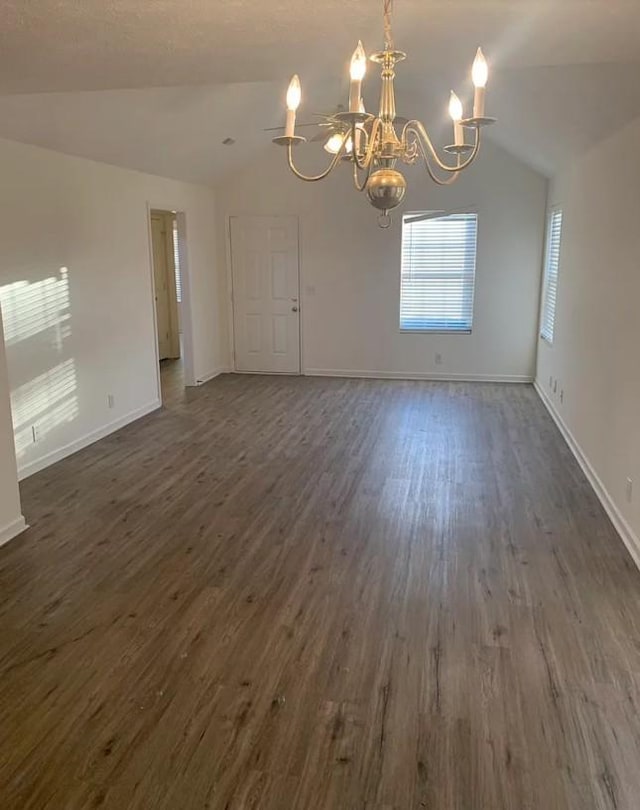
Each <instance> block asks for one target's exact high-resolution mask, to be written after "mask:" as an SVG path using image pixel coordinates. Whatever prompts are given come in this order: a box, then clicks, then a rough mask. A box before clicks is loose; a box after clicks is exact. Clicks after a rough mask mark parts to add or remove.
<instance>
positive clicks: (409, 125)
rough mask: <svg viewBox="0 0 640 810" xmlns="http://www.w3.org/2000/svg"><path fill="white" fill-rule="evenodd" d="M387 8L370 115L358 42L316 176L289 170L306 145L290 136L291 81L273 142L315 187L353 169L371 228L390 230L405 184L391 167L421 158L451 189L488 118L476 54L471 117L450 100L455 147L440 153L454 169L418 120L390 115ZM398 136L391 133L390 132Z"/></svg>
mask: <svg viewBox="0 0 640 810" xmlns="http://www.w3.org/2000/svg"><path fill="white" fill-rule="evenodd" d="M391 1H392V0H383V6H384V50H383V51H379V52H378V53H374V54H371V56H370V57H369V59H370V61H372V62H376V63H377V64H379V65H380V70H381V75H382V89H381V93H380V111H379V113H378V115H377V116H374V115H370V114H368V113H367V112H366V111H365V109H364V105H363V102H362V97H361V89H362V80H363V79H364V75H365V72H366V67H367V57H366V54H365V52H364V48H363V47H362V43H361V42H358V47H357V48H356V50H355V51H354V53H353V56H352V57H351V71H350V73H351V84H350V89H349V110H348V111H346V112H336V113H334V114H333V115H331V116H327V121H326V122H325V124H324V126H330V127H331V128H332V130H333V132H332V134H331V135H330V137H329V138H328V139H327V141H326V143H325V149H326V151H327V152H330V153H332V154H333V158H332V160H331V162H330V164H329V166H328V167H327V168H326V169H325V171H323V172H321V173H320V174H318V175H315V176H308V175H305V174H302V172H300V171H299V170H298V169H297V168H296V166H295V165H294V163H293V147H294V146H297V145H298V144H301V143H305V141H306V139H305V138H303V137H301V136H300V135H296V134H295V124H296V110H297V109H298V106H299V104H300V98H301V88H300V80H299V78H298V76H297V75H295V76H294V77H293V78H292V79H291V82H290V84H289V89H288V90H287V118H286V125H285V131H284V135H280V136H278V137H277V138H274V139H273V141H274V143H277V144H280V145H281V146H286V148H287V156H288V162H289V168H290V169H291V171H292V172H293V173H294V174H295V175H296V177H298V178H300V179H301V180H306V181H307V182H315V181H317V180H322V179H323V178H325V177H327V175H328V174H329V173H330V172H331V171H332V170H333V169H334V168H335V167H336V166H337V165H338V163H339V162H341V161H347V162H350V163H351V164H352V166H353V182H354V185H355V187H356V189H357V190H358V191H366V193H367V197H368V198H369V202H370V203H371V205H373V206H374V207H375V208H377V209H378V210H379V211H380V212H381V213H380V216H379V218H378V224H379V225H380V227H382V228H388V227H389V225H390V224H391V217H390V214H389V212H390V211H391V210H392V209H394V208H396V206H398V205H400V203H401V202H402V200H403V198H404V195H405V192H406V189H407V182H406V180H405V179H404V176H403V174H402V173H401V172H400V171H399V170H398V169H397V168H396V164H397V163H398V161H401V162H402V163H406V164H408V165H411V164H413V163H416V162H417V161H418V159H419V158H422V161H423V163H424V166H425V168H426V170H427V172H428V173H429V176H430V177H431V179H432V180H434V181H435V182H436V183H438V184H439V185H449V184H451V183H453V182H454V181H455V180H456V179H457V178H458V176H459V175H460V173H461V172H462V171H464V169H466V168H467V167H468V166H470V165H471V163H472V162H473V161H474V160H475V158H476V156H477V154H478V152H479V150H480V130H481V128H482V127H484V126H486V125H487V124H492V123H493V122H494V121H495V119H494V118H488V117H487V116H486V115H485V92H486V85H487V78H488V74H489V71H488V67H487V63H486V61H485V58H484V55H483V53H482V50H481V49H480V48H478V52H477V54H476V58H475V61H474V63H473V69H472V72H471V75H472V79H473V83H474V85H475V96H474V103H473V117H472V118H465V117H464V114H463V109H462V103H461V101H460V99H459V98H458V96H457V95H456V94H455V93H454V92H453V91H452V92H451V98H450V101H449V114H450V115H451V118H452V120H453V131H454V142H453V143H452V144H451V145H450V146H445V147H444V151H445V152H447V153H448V154H450V155H452V156H453V158H454V162H453V164H447V163H445V162H444V161H443V160H441V159H440V157H439V156H438V153H437V152H436V149H435V147H434V146H433V143H432V141H431V138H430V137H429V134H428V132H427V130H426V128H425V126H424V125H423V124H422V123H421V122H420V121H418V120H410V121H407V120H406V119H400V118H397V116H396V103H395V92H394V87H393V81H394V78H395V66H396V63H397V62H401V61H402V60H403V59H405V58H406V54H405V53H403V52H402V51H398V50H395V48H394V45H393V37H392V34H391ZM396 130H397V131H396ZM468 130H470V131H471V132H472V133H473V138H472V140H473V143H467V142H466V139H465V133H466V131H468Z"/></svg>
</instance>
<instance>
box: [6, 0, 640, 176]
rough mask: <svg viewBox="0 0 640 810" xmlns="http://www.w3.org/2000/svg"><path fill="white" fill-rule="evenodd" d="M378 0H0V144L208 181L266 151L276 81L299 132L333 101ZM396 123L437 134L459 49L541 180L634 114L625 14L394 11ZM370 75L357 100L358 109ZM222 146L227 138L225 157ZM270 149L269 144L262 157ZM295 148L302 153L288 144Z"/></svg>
mask: <svg viewBox="0 0 640 810" xmlns="http://www.w3.org/2000/svg"><path fill="white" fill-rule="evenodd" d="M381 6H382V2H381V0H352V1H351V2H344V0H325V2H319V0H268V1H266V2H265V1H264V0H263V2H261V3H257V2H255V0H226V2H221V1H220V0H208V2H205V0H191V2H189V3H185V2H184V0H157V1H156V2H153V3H150V2H148V0H108V1H107V2H105V0H83V2H82V3H77V2H75V0H39V2H38V3H29V4H27V3H24V2H23V0H5V3H4V6H3V14H2V20H1V21H0V136H4V137H9V138H14V139H16V140H22V141H26V142H30V143H36V144H39V145H42V146H47V147H50V148H54V149H58V150H60V151H64V152H68V153H71V154H79V155H83V156H85V157H91V158H94V159H97V160H104V161H107V162H110V163H115V164H118V165H123V166H128V167H131V168H136V169H141V170H143V171H149V172H154V173H157V174H163V175H167V176H173V177H178V178H181V179H185V180H190V181H196V182H205V183H215V182H216V180H217V178H218V177H220V175H221V174H223V173H225V172H227V171H230V170H233V168H234V167H235V166H238V165H240V163H241V162H242V161H243V160H244V159H245V158H246V157H247V156H248V155H249V156H250V155H251V154H255V155H257V154H258V153H259V151H260V150H261V149H262V150H266V149H268V148H271V146H270V143H269V140H270V137H271V134H272V133H268V132H264V131H263V130H264V128H266V127H270V126H276V125H278V124H279V123H280V122H281V119H282V99H283V95H284V90H285V88H286V83H287V80H288V78H289V76H290V74H291V73H293V72H294V71H297V72H298V73H299V74H300V77H301V80H302V83H303V93H304V96H303V99H304V100H303V107H302V108H301V110H300V114H299V120H302V119H303V117H305V116H306V117H307V118H309V116H310V113H311V112H312V111H323V110H330V109H332V108H333V107H334V106H335V105H336V104H337V103H338V102H339V101H345V100H346V88H347V85H346V73H347V64H348V58H349V56H350V54H351V51H352V50H353V47H354V45H355V42H356V41H357V40H358V39H359V38H361V39H362V40H363V42H364V44H365V47H366V48H367V50H369V51H371V50H374V49H377V48H379V47H380V45H381V38H382V25H381ZM394 33H395V41H396V44H397V46H398V47H401V48H402V49H403V50H406V51H408V52H409V60H408V61H407V62H405V63H403V64H402V65H400V66H399V69H398V80H397V86H398V108H399V112H400V113H401V114H405V115H407V114H409V115H411V116H412V117H414V116H415V117H421V118H423V119H424V120H425V122H426V123H428V124H434V125H436V126H437V125H441V126H442V125H443V124H444V121H445V118H446V104H447V100H448V91H449V89H450V88H451V87H453V88H455V89H456V90H459V91H460V95H461V96H462V97H463V98H464V97H465V96H466V98H467V99H468V98H469V97H470V90H471V88H470V82H469V79H468V73H469V67H470V62H471V60H472V58H473V54H474V52H475V48H476V47H477V45H478V44H482V46H483V49H484V50H485V53H486V54H487V56H488V58H489V61H490V64H491V68H492V72H491V78H490V86H489V97H488V98H489V101H488V104H489V107H490V112H491V113H492V114H494V115H496V116H497V117H498V118H499V123H498V124H497V125H496V127H494V129H493V131H492V132H491V137H493V138H494V139H495V140H497V141H498V142H499V143H501V144H502V145H503V146H505V147H506V148H507V149H509V150H510V151H511V152H513V153H514V154H516V155H517V156H519V157H520V158H522V159H523V160H525V161H527V162H529V163H530V164H531V165H533V166H535V167H536V168H538V169H540V170H541V171H544V172H546V173H548V174H550V173H552V172H553V171H554V170H555V169H556V168H557V167H558V166H559V165H560V164H561V162H562V160H563V159H564V158H565V157H567V156H568V155H570V154H571V153H572V152H575V151H579V150H582V149H584V148H586V147H588V146H589V145H590V144H591V143H592V142H594V141H595V140H598V139H599V138H601V137H603V136H604V135H606V134H607V133H608V132H609V131H613V130H614V129H617V128H619V127H620V126H621V125H623V124H624V123H626V122H627V121H629V120H631V119H632V118H635V117H637V116H638V115H640V82H638V81H637V76H638V72H639V71H638V67H639V66H640V2H637V0H562V2H560V0H437V1H436V0H433V1H432V2H430V1H429V0H397V1H396V3H395V9H394ZM377 87H378V79H377V76H376V75H375V68H374V66H373V65H372V66H370V69H369V73H368V75H367V80H366V89H365V99H366V101H367V106H368V107H374V106H375V104H376V94H377ZM226 137H232V138H234V139H235V140H236V143H235V145H233V146H229V147H225V146H222V145H221V142H222V140H223V139H224V138H226ZM274 148H275V147H274ZM305 148H307V147H305Z"/></svg>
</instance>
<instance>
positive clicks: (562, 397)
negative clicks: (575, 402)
mask: <svg viewBox="0 0 640 810" xmlns="http://www.w3.org/2000/svg"><path fill="white" fill-rule="evenodd" d="M560 402H564V388H561V389H560Z"/></svg>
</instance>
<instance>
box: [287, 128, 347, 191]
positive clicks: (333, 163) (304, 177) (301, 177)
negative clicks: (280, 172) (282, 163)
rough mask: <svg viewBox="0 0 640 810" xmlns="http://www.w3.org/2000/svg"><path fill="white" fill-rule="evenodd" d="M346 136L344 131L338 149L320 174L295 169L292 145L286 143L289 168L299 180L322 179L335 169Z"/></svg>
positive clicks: (311, 181) (312, 181)
mask: <svg viewBox="0 0 640 810" xmlns="http://www.w3.org/2000/svg"><path fill="white" fill-rule="evenodd" d="M347 136H348V133H345V135H343V137H342V143H341V144H340V148H339V149H338V151H337V152H336V153H335V155H334V156H333V159H332V161H331V163H330V164H329V166H328V167H327V168H326V169H325V170H324V171H323V172H321V173H320V174H316V175H306V174H302V172H300V171H298V169H296V167H295V165H294V163H293V147H292V144H288V145H287V159H288V163H289V168H290V169H291V171H292V172H293V173H294V174H295V176H296V177H297V178H298V179H299V180H305V181H306V182H307V183H315V182H316V181H317V180H324V178H325V177H327V175H328V174H330V172H332V171H333V169H335V167H336V165H337V163H338V161H339V160H340V158H341V157H342V150H343V148H344V145H345V142H346V140H347Z"/></svg>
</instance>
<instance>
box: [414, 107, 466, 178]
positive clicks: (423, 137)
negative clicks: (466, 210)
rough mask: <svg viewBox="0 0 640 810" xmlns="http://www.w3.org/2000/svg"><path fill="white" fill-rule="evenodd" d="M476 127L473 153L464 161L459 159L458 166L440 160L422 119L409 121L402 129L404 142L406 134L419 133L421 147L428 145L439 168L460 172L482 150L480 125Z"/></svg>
mask: <svg viewBox="0 0 640 810" xmlns="http://www.w3.org/2000/svg"><path fill="white" fill-rule="evenodd" d="M474 129H475V134H476V137H475V143H474V145H473V149H472V150H471V154H470V155H469V157H468V158H467V159H466V160H464V161H463V162H462V163H460V160H459V159H458V165H457V166H447V164H446V163H443V162H442V161H441V160H440V158H439V157H438V153H437V152H436V149H435V147H434V145H433V143H432V142H431V138H430V137H429V133H428V132H427V130H426V129H425V128H424V125H423V124H422V123H421V122H420V121H416V120H413V121H407V123H406V124H405V125H404V127H403V129H402V142H403V143H405V141H406V136H407V134H409V133H413V134H414V135H417V136H418V142H419V143H420V145H421V147H424V146H425V145H426V147H427V148H428V150H429V153H430V154H431V156H432V158H433V160H434V162H435V163H436V165H437V166H438V168H439V169H442V171H443V172H449V173H455V174H457V173H458V172H461V171H462V170H463V169H466V168H467V166H470V165H471V164H472V163H473V161H474V160H475V158H476V156H477V154H478V152H479V151H480V127H479V126H476V127H474ZM421 151H422V154H423V157H425V160H426V156H425V153H424V148H422V150H421Z"/></svg>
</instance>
